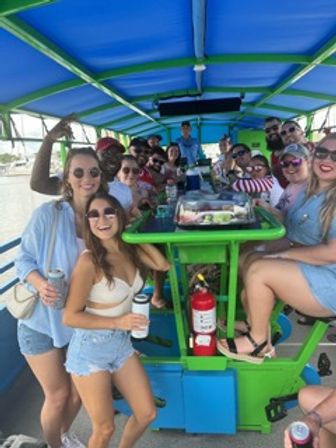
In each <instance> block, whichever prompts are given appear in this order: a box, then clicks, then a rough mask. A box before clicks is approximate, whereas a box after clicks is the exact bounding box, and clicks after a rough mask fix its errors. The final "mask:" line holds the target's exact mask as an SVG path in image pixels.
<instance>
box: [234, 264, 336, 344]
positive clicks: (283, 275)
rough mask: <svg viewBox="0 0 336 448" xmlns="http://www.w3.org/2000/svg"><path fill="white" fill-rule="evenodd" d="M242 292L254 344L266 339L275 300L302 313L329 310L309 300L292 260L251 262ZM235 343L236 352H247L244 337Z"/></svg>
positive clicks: (298, 271)
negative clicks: (244, 296)
mask: <svg viewBox="0 0 336 448" xmlns="http://www.w3.org/2000/svg"><path fill="white" fill-rule="evenodd" d="M284 279H285V281H284ZM288 285H290V288H288ZM245 293H246V302H247V309H248V311H249V314H248V321H249V323H250V325H251V336H252V337H253V338H254V340H255V341H256V342H257V343H258V344H260V343H262V342H263V341H265V340H267V338H268V328H269V319H270V317H271V314H272V310H273V306H274V303H275V298H276V297H279V298H280V299H281V300H282V301H284V302H285V303H287V304H288V305H291V306H293V307H294V308H296V309H298V310H299V311H301V312H303V313H304V314H308V315H310V316H329V315H330V310H328V309H326V308H323V307H322V306H321V305H320V304H319V303H318V302H317V301H316V299H315V298H314V297H313V295H312V293H311V291H310V289H309V286H308V284H307V282H306V280H305V278H304V276H303V274H302V272H301V270H300V268H299V266H298V264H297V263H296V262H293V261H285V260H276V259H266V260H258V261H255V262H254V263H253V264H252V265H251V267H250V268H249V270H248V272H247V273H246V275H245ZM236 344H237V349H238V353H249V352H251V348H252V347H251V343H250V342H249V341H248V339H247V338H246V337H242V338H237V339H236ZM265 351H267V348H266V349H265Z"/></svg>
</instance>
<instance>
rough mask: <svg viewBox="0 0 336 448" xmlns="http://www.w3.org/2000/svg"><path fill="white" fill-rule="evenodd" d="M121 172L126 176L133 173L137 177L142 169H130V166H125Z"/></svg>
mask: <svg viewBox="0 0 336 448" xmlns="http://www.w3.org/2000/svg"><path fill="white" fill-rule="evenodd" d="M121 171H122V172H123V173H124V174H129V173H130V172H131V171H132V173H133V174H134V175H135V176H136V175H137V174H139V173H140V168H129V167H128V166H123V167H122V168H121Z"/></svg>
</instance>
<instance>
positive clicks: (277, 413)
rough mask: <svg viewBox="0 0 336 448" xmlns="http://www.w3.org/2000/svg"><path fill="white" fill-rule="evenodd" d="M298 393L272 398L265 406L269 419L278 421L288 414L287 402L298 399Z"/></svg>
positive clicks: (272, 421)
mask: <svg viewBox="0 0 336 448" xmlns="http://www.w3.org/2000/svg"><path fill="white" fill-rule="evenodd" d="M297 397H298V394H297V393H295V394H290V395H284V396H283V397H277V398H271V399H270V403H269V404H268V405H267V406H266V407H265V412H266V416H267V420H268V421H269V422H271V423H274V422H278V421H279V420H281V419H283V418H284V417H286V416H287V409H286V407H285V403H286V402H287V401H292V400H297Z"/></svg>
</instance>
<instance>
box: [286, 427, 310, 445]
mask: <svg viewBox="0 0 336 448" xmlns="http://www.w3.org/2000/svg"><path fill="white" fill-rule="evenodd" d="M289 437H290V439H291V442H292V444H293V447H294V448H313V436H312V433H311V431H310V429H309V426H308V425H307V424H306V423H304V422H293V423H292V424H291V425H290V427H289Z"/></svg>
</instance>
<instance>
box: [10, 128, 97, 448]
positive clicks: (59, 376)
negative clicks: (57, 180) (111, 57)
mask: <svg viewBox="0 0 336 448" xmlns="http://www.w3.org/2000/svg"><path fill="white" fill-rule="evenodd" d="M60 123H62V121H61V122H60ZM58 125H60V124H58ZM102 184H104V185H105V183H104V182H103V181H102V175H101V169H100V166H99V160H98V158H97V155H96V153H95V151H94V150H93V149H92V148H75V149H72V150H70V151H69V154H68V158H67V161H66V164H65V169H64V186H63V196H62V199H61V200H60V201H52V202H48V203H45V204H43V205H42V206H41V207H39V208H38V209H36V210H35V211H34V213H33V215H32V217H31V219H30V221H29V223H28V225H27V227H26V229H25V231H24V232H23V235H22V242H21V246H20V249H19V253H18V256H17V259H16V268H17V272H18V276H19V278H20V280H21V281H26V282H27V283H29V284H30V285H31V286H32V288H34V289H35V290H36V291H37V292H38V294H39V299H38V302H37V305H36V307H35V309H34V312H33V314H32V316H31V317H30V318H28V319H25V320H20V321H19V323H18V341H19V346H20V350H21V353H22V354H23V355H24V356H25V358H26V360H27V362H28V364H29V366H30V368H31V369H32V371H33V373H34V375H35V376H36V378H37V380H38V381H39V383H40V384H41V387H42V389H43V392H44V398H45V401H44V403H43V407H42V411H41V425H42V429H43V433H44V436H45V439H46V441H47V442H48V444H49V445H50V446H51V447H52V448H60V447H67V446H68V447H70V446H76V447H81V446H82V447H84V445H83V444H81V442H80V441H79V440H78V439H77V440H74V435H72V434H71V433H69V432H68V429H69V427H70V425H71V423H72V421H73V419H74V418H75V416H76V414H77V412H78V410H79V408H80V399H79V397H78V395H77V392H76V391H75V388H74V387H73V385H72V383H71V380H70V376H69V375H68V374H67V373H66V371H65V368H64V365H63V364H64V360H65V349H66V346H67V344H68V343H69V341H70V338H71V335H72V330H71V329H70V328H67V327H65V326H64V325H63V324H62V314H63V311H62V310H57V309H55V308H53V307H52V305H53V302H54V301H55V299H56V298H57V291H56V290H55V289H54V288H53V286H52V285H51V284H49V283H48V282H47V279H46V274H45V272H44V269H45V263H46V257H47V252H48V246H49V240H50V233H51V229H52V223H53V219H54V217H55V214H54V209H55V207H56V212H57V213H58V223H57V231H56V240H55V247H54V250H53V254H52V258H51V265H50V267H51V268H52V269H55V268H58V269H62V270H63V271H64V274H65V280H66V281H69V280H70V276H71V273H72V270H73V267H74V265H75V263H76V260H77V257H78V255H79V254H80V253H81V252H82V250H83V249H84V243H83V240H82V222H83V216H84V211H85V206H86V204H87V201H88V200H89V198H90V197H91V196H92V195H93V194H94V193H96V192H97V191H98V190H99V189H101V188H102Z"/></svg>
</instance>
